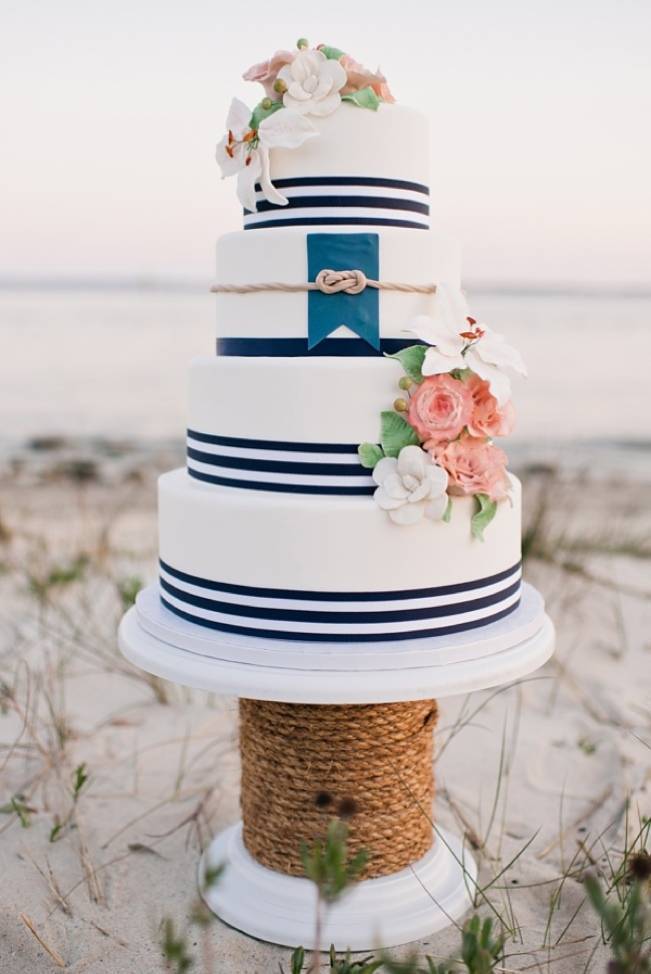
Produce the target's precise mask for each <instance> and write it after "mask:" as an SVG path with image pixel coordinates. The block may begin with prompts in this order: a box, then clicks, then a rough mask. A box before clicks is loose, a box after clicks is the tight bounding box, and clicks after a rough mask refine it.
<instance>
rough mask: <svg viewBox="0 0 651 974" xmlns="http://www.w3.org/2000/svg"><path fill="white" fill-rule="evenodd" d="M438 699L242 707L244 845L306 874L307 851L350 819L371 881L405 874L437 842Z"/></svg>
mask: <svg viewBox="0 0 651 974" xmlns="http://www.w3.org/2000/svg"><path fill="white" fill-rule="evenodd" d="M436 717H437V709H436V701H434V700H423V701H417V702H413V703H412V702H410V703H388V704H373V705H363V706H349V705H337V706H334V705H318V706H317V705H308V704H288V703H271V702H267V701H258V700H240V752H241V759H242V790H241V802H242V817H243V835H244V844H245V846H246V847H247V849H248V850H249V852H250V853H251V855H252V856H253V857H254V858H255V859H257V861H258V862H260V863H262V865H264V866H267V867H269V868H270V869H274V870H276V871H277V872H281V873H285V874H288V875H291V876H300V875H302V874H303V865H302V861H301V845H302V843H303V842H305V843H307V844H308V845H311V844H312V843H313V842H314V840H315V839H316V838H317V837H323V836H324V835H325V833H326V830H327V827H328V822H329V821H330V819H331V818H332V817H333V816H334V815H337V814H340V815H342V816H343V817H347V819H348V827H349V837H348V847H349V853H350V855H351V856H352V855H354V854H355V853H356V852H357V851H358V850H360V849H365V850H366V851H367V853H368V854H369V857H370V858H369V862H368V865H367V867H366V870H365V873H364V878H371V877H375V876H385V875H388V874H390V873H394V872H397V871H398V870H400V869H404V868H405V867H406V866H408V865H409V864H410V863H413V862H415V861H416V860H417V859H420V858H421V856H423V855H424V854H425V853H426V852H427V851H428V849H429V848H430V846H431V845H432V841H433V834H432V801H433V797H434V776H433V770H432V757H433V735H432V731H433V728H434V725H435V723H436Z"/></svg>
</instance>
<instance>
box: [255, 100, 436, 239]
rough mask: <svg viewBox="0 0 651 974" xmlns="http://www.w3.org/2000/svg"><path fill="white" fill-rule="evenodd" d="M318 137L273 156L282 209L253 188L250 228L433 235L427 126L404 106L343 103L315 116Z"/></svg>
mask: <svg viewBox="0 0 651 974" xmlns="http://www.w3.org/2000/svg"><path fill="white" fill-rule="evenodd" d="M310 122H311V124H312V125H313V126H314V128H315V129H316V130H317V134H316V135H314V136H313V137H310V138H309V139H307V140H306V141H305V142H304V143H303V144H302V145H301V146H299V147H298V148H273V149H272V150H271V151H270V154H269V155H270V176H271V180H272V183H273V186H274V187H275V188H276V189H277V190H278V191H280V193H281V194H282V195H283V196H284V197H285V198H286V199H287V204H286V205H284V206H281V205H278V204H276V203H273V202H270V201H269V200H268V199H266V198H265V195H264V193H263V191H262V187H261V185H260V183H259V182H258V183H256V185H255V200H256V211H255V212H252V211H251V210H248V209H245V210H244V229H253V228H256V229H260V228H265V229H270V228H273V227H290V226H315V227H323V228H327V227H338V226H358V227H383V226H384V227H404V228H408V229H416V230H427V229H429V225H430V223H429V186H428V182H429V159H428V122H427V119H426V118H425V116H424V115H422V114H421V113H420V112H417V111H414V110H413V109H411V108H406V107H405V106H403V105H395V104H385V103H382V104H380V105H379V107H378V108H377V110H376V111H368V110H367V109H364V108H360V107H358V106H357V105H354V104H348V103H345V102H344V103H342V104H341V105H339V107H338V108H337V110H336V111H335V112H333V113H332V114H331V115H326V116H325V117H315V116H310Z"/></svg>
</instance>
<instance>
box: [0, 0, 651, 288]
mask: <svg viewBox="0 0 651 974" xmlns="http://www.w3.org/2000/svg"><path fill="white" fill-rule="evenodd" d="M299 36H305V37H308V38H309V39H310V41H311V42H313V43H318V42H321V41H323V42H326V43H330V44H333V45H336V46H337V47H341V48H343V49H344V50H347V51H349V52H350V53H351V54H353V55H354V56H355V57H356V58H357V59H358V60H361V61H363V62H364V63H366V64H367V65H368V66H369V67H375V66H376V65H377V64H378V63H379V64H380V65H381V66H382V68H383V70H384V71H385V73H386V75H387V77H388V79H389V81H390V83H391V86H392V88H393V91H394V93H395V94H396V96H397V98H398V100H399V101H401V102H403V103H405V104H409V105H412V106H414V107H417V108H419V109H421V110H423V111H424V112H425V113H426V114H427V116H428V117H429V119H430V124H431V159H432V166H431V186H432V203H433V223H434V225H435V226H436V227H437V228H438V227H440V229H441V231H442V232H445V233H447V234H449V235H451V236H453V237H454V238H456V239H458V240H460V241H461V243H462V246H463V253H464V271H465V276H466V277H467V278H470V279H472V280H475V281H477V280H482V281H489V282H491V281H495V282H504V281H515V282H530V281H541V282H542V281H550V280H551V281H558V282H585V283H589V284H605V285H612V284H615V285H620V284H624V285H626V284H642V285H646V286H649V285H651V125H650V124H649V121H650V119H651V68H650V65H651V58H650V56H649V49H650V46H651V3H650V2H649V0H546V2H545V0H494V2H489V0H447V2H440V0H437V2H430V3H426V2H425V0H421V2H415V0H400V2H393V3H389V2H386V0H375V2H369V3H366V4H364V3H359V2H357V3H352V2H350V0H348V2H345V3H344V2H342V0H331V2H329V3H316V2H315V0H312V2H311V3H306V2H302V3H298V2H297V0H283V2H277V0H276V2H274V3H266V4H263V3H262V2H261V0H247V2H246V3H244V2H241V3H236V2H231V3H223V2H222V3H217V2H215V0H212V2H208V0H176V2H171V0H57V2H50V3H45V2H43V0H0V118H1V126H2V127H1V132H2V140H1V146H2V148H1V152H0V276H8V275H22V276H29V275H37V276H39V277H43V276H45V277H56V276H59V275H62V276H93V277H98V276H114V275H125V276H139V275H147V276H155V277H161V278H165V277H169V276H173V277H180V278H186V277H189V278H193V279H209V278H210V275H211V272H212V262H213V255H214V240H215V238H216V237H217V236H218V235H220V234H221V233H224V232H226V231H228V230H234V229H239V228H240V225H241V218H240V211H239V208H238V205H237V202H236V200H235V193H234V186H233V184H232V182H221V181H220V178H219V172H218V169H217V165H216V163H215V162H214V145H215V142H216V141H217V139H218V138H219V137H220V136H221V134H222V131H223V123H224V118H225V115H226V110H227V108H228V105H229V103H230V100H231V98H232V97H233V95H238V96H239V97H242V98H244V99H245V100H248V102H249V103H250V104H252V105H253V104H254V103H255V101H257V100H258V98H259V97H260V92H261V89H259V88H258V86H256V85H252V84H246V83H244V82H242V81H241V80H240V76H241V73H242V71H243V70H244V69H246V68H247V67H248V66H249V65H250V64H251V63H253V62H255V61H258V60H261V59H263V58H264V57H266V56H268V55H269V54H271V53H272V52H273V51H274V50H275V49H276V48H279V47H292V46H293V45H294V42H295V40H296V38H297V37H299ZM414 151H418V147H414ZM270 232H271V231H270Z"/></svg>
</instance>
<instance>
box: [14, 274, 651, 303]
mask: <svg viewBox="0 0 651 974" xmlns="http://www.w3.org/2000/svg"><path fill="white" fill-rule="evenodd" d="M209 286H210V282H209V281H208V280H203V279H201V278H194V277H178V278H176V277H173V276H172V275H169V276H162V275H161V276H158V275H149V274H146V275H138V274H133V275H118V274H116V275H110V276H97V275H88V276H85V275H81V276H79V275H70V276H65V275H61V276H56V277H47V276H39V275H26V276H21V275H0V291H133V292H154V293H155V292H160V293H170V292H176V293H192V294H196V293H202V292H204V291H205V293H206V294H208V289H209ZM464 290H467V291H475V292H480V293H483V294H509V295H514V296H516V295H518V294H523V295H524V294H528V295H541V296H543V295H545V296H563V297H592V296H603V297H612V298H651V282H649V283H648V284H646V283H641V282H620V283H616V282H613V283H612V284H595V283H592V282H588V281H558V280H548V281H531V280H526V279H522V280H511V281H509V280H486V279H482V278H475V279H472V278H471V279H470V280H468V281H466V282H465V283H464Z"/></svg>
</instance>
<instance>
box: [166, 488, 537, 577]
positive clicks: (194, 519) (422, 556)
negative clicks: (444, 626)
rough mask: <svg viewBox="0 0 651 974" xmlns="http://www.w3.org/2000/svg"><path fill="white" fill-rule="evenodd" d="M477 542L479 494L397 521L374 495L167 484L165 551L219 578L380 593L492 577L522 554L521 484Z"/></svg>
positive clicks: (179, 564) (187, 568)
mask: <svg viewBox="0 0 651 974" xmlns="http://www.w3.org/2000/svg"><path fill="white" fill-rule="evenodd" d="M512 481H513V490H512V503H510V502H509V501H502V502H501V503H500V504H499V505H498V509H497V514H496V516H495V519H494V520H493V521H492V523H491V524H490V525H489V527H488V528H487V529H486V533H485V541H483V542H481V541H478V540H477V539H475V538H473V537H472V535H471V533H470V519H471V516H472V513H473V511H474V500H473V499H472V498H466V497H461V498H457V499H455V501H454V505H453V509H452V518H451V521H450V523H449V524H445V523H443V522H441V521H430V520H425V521H422V522H420V523H419V524H418V525H412V526H410V527H398V526H397V525H395V524H393V522H392V521H390V520H389V518H388V517H386V516H384V514H383V512H381V511H379V510H378V508H377V506H376V505H375V503H374V502H373V498H372V497H334V498H328V497H319V496H317V497H313V496H309V495H303V494H272V493H268V492H264V491H249V490H242V489H238V490H234V489H232V488H229V487H217V486H213V485H203V484H201V483H199V482H195V481H192V480H191V479H190V478H189V477H188V475H187V473H186V472H185V471H184V470H176V471H172V472H171V473H167V474H163V476H162V477H161V478H160V480H159V530H160V556H161V558H162V559H163V561H165V562H166V563H167V564H169V565H172V566H173V567H174V568H175V569H176V570H178V571H183V572H187V573H188V574H191V575H197V576H200V577H201V578H207V579H213V580H215V581H219V582H234V583H238V584H243V585H249V586H260V587H277V588H286V589H293V590H297V589H300V590H305V589H310V590H314V591H337V592H342V591H345V592H347V591H350V592H371V591H389V590H396V589H408V588H426V587H430V586H431V587H433V586H437V585H451V584H455V583H461V582H468V581H470V580H472V579H480V578H486V577H488V576H491V575H495V574H497V573H498V572H502V571H505V570H506V569H509V568H512V567H513V565H515V564H516V562H518V561H519V560H520V483H519V481H518V480H517V478H512Z"/></svg>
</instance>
